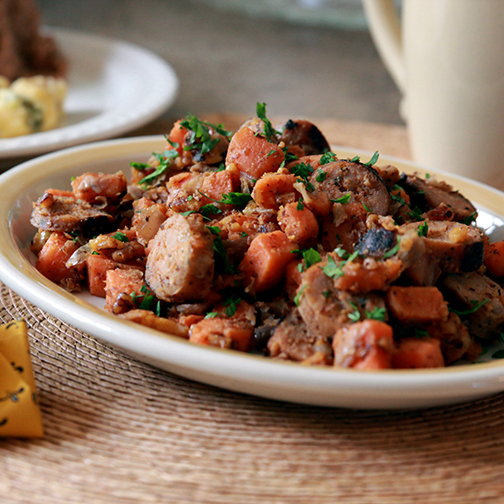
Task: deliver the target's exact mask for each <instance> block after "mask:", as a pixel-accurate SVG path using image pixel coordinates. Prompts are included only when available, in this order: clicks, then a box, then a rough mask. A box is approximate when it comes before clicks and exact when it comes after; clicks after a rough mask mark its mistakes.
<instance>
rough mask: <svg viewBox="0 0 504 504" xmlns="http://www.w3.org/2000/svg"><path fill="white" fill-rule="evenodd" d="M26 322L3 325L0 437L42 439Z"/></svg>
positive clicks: (0, 342)
mask: <svg viewBox="0 0 504 504" xmlns="http://www.w3.org/2000/svg"><path fill="white" fill-rule="evenodd" d="M43 435H44V429H43V426H42V415H41V413H40V408H39V406H38V404H37V391H36V388H35V380H34V378H33V369H32V365H31V360H30V347H29V343H28V332H27V330H26V323H25V322H24V321H22V320H16V321H13V322H10V323H9V324H5V325H2V326H0V436H13V437H42V436H43Z"/></svg>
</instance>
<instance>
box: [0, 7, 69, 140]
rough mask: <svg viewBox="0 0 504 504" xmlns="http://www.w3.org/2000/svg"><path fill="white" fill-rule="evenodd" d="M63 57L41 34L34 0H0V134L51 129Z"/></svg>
mask: <svg viewBox="0 0 504 504" xmlns="http://www.w3.org/2000/svg"><path fill="white" fill-rule="evenodd" d="M66 74H67V60H66V58H65V56H64V55H63V53H62V52H61V51H60V49H59V47H58V45H57V43H56V41H55V40H54V39H53V38H52V37H50V36H48V35H45V34H43V33H41V23H40V13H39V9H38V6H37V4H36V2H35V1H34V0H1V1H0V138H9V137H15V136H21V135H28V134H30V133H37V132H39V131H47V130H51V129H54V128H55V127H56V126H57V125H58V124H59V122H60V121H61V118H62V116H63V102H64V100H65V97H66V92H67V84H66V81H65V77H66Z"/></svg>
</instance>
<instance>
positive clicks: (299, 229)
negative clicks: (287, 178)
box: [278, 203, 319, 247]
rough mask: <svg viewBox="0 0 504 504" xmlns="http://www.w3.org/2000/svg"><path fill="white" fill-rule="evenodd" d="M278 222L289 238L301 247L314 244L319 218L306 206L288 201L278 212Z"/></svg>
mask: <svg viewBox="0 0 504 504" xmlns="http://www.w3.org/2000/svg"><path fill="white" fill-rule="evenodd" d="M278 224H279V225H280V228H281V229H282V231H283V232H284V233H285V234H286V235H287V238H289V240H291V241H294V242H296V243H297V244H298V245H299V246H300V247H305V246H308V245H310V244H313V243H314V242H315V241H316V239H317V236H318V232H319V226H318V222H317V219H316V218H315V216H314V215H313V213H312V212H311V210H309V209H308V208H307V207H306V206H304V205H299V204H298V203H287V205H285V206H284V207H282V208H281V209H280V211H279V212H278Z"/></svg>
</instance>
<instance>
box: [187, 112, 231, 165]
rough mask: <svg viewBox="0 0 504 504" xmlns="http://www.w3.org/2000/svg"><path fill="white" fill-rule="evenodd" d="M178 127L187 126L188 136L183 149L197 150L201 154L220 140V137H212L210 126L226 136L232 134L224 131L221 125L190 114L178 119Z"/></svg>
mask: <svg viewBox="0 0 504 504" xmlns="http://www.w3.org/2000/svg"><path fill="white" fill-rule="evenodd" d="M180 127H181V128H187V130H188V131H189V138H188V140H187V145H185V146H184V150H185V151H189V150H197V151H198V152H199V153H201V154H202V155H203V154H206V153H208V152H210V151H211V150H212V149H213V148H214V147H215V146H216V145H217V144H218V143H219V142H220V138H212V135H211V134H210V128H212V129H213V130H214V131H215V132H216V133H219V134H220V135H223V136H225V137H227V138H230V137H231V134H232V133H231V132H229V131H226V130H225V129H224V128H223V127H222V125H215V124H211V123H209V122H206V121H202V120H200V119H198V118H197V117H196V116H194V115H192V114H188V115H187V116H186V118H185V119H184V120H182V121H180Z"/></svg>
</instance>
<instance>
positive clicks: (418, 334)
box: [413, 329, 430, 339]
mask: <svg viewBox="0 0 504 504" xmlns="http://www.w3.org/2000/svg"><path fill="white" fill-rule="evenodd" d="M413 336H414V337H415V338H419V339H422V338H430V334H429V333H428V332H427V331H425V330H424V329H415V330H414V332H413Z"/></svg>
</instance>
